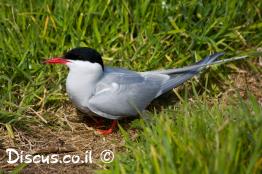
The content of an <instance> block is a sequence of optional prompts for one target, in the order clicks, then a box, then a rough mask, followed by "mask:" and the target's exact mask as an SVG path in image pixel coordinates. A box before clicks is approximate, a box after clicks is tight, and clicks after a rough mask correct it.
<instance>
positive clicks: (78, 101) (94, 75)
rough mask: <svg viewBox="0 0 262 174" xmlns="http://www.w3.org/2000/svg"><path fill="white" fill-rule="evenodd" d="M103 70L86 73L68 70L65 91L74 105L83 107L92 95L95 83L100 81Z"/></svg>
mask: <svg viewBox="0 0 262 174" xmlns="http://www.w3.org/2000/svg"><path fill="white" fill-rule="evenodd" d="M102 75H103V70H98V71H97V72H94V71H93V72H86V71H85V70H83V71H81V69H80V70H79V69H77V70H70V71H69V74H68V76H67V79H66V90H67V93H68V95H69V98H70V99H71V100H72V101H73V103H75V105H85V102H87V101H88V99H89V98H90V97H91V96H92V95H93V92H94V90H95V87H96V84H97V82H98V81H99V80H100V79H101V77H102Z"/></svg>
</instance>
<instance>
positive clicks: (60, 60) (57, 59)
mask: <svg viewBox="0 0 262 174" xmlns="http://www.w3.org/2000/svg"><path fill="white" fill-rule="evenodd" d="M68 62H70V61H69V60H67V59H63V58H60V57H54V58H52V59H49V60H46V61H44V63H46V64H67V63H68Z"/></svg>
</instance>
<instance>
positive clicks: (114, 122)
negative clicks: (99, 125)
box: [97, 120, 117, 135]
mask: <svg viewBox="0 0 262 174" xmlns="http://www.w3.org/2000/svg"><path fill="white" fill-rule="evenodd" d="M116 126H117V120H113V121H112V124H111V126H110V128H109V129H107V130H100V129H98V130H97V132H98V133H99V134H102V135H109V134H111V133H112V132H113V131H114V129H115V127H116Z"/></svg>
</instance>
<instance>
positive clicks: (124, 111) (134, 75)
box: [44, 47, 246, 135]
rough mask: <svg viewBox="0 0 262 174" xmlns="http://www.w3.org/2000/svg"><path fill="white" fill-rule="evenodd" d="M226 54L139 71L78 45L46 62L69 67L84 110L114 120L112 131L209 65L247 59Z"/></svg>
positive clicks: (72, 90) (71, 91)
mask: <svg viewBox="0 0 262 174" xmlns="http://www.w3.org/2000/svg"><path fill="white" fill-rule="evenodd" d="M222 55H224V53H214V54H211V55H209V56H206V57H205V58H203V59H202V60H200V61H198V62H196V63H195V64H193V65H191V66H186V67H183V68H173V69H167V70H153V71H144V72H136V71H132V70H128V69H124V68H118V67H109V66H106V65H104V63H103V60H102V56H101V54H100V53H98V52H97V51H96V50H95V49H93V48H89V47H76V48H73V49H70V50H69V51H67V52H66V53H65V54H64V55H63V56H61V57H53V58H51V59H48V60H46V61H45V62H44V63H46V64H63V65H66V66H67V67H68V68H69V73H68V75H67V78H66V92H67V94H68V96H69V99H70V100H71V101H72V103H73V104H74V105H75V106H76V108H77V109H79V110H80V111H81V112H83V113H86V114H90V115H95V116H98V117H104V118H107V119H111V120H112V124H111V126H110V128H109V129H107V130H99V133H100V134H103V135H108V134H111V133H112V132H113V130H114V128H115V127H116V126H117V120H119V119H121V118H125V117H136V116H137V115H139V113H141V112H143V111H144V110H145V109H146V107H147V106H148V105H149V104H150V103H151V102H152V100H154V99H156V98H157V97H159V96H160V95H162V94H164V93H166V92H168V91H170V90H171V89H173V88H176V87H178V86H179V85H181V84H183V83H184V82H185V81H187V80H188V79H190V78H192V77H193V76H195V75H196V74H198V73H200V72H201V71H202V70H203V69H205V68H206V67H208V66H210V65H213V64H218V63H223V62H228V61H233V60H238V59H243V58H245V57H246V56H242V57H238V58H231V59H228V60H219V61H216V60H217V58H218V57H220V56H222Z"/></svg>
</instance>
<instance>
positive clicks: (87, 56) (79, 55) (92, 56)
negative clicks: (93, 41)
mask: <svg viewBox="0 0 262 174" xmlns="http://www.w3.org/2000/svg"><path fill="white" fill-rule="evenodd" d="M63 57H64V58H66V59H69V60H82V61H89V62H92V63H98V64H100V65H101V66H102V69H103V70H104V64H103V60H102V57H101V55H100V54H99V53H98V52H97V51H96V50H95V49H93V48H88V47H78V48H73V49H71V50H70V51H68V52H66V53H65V54H64V56H63Z"/></svg>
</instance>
